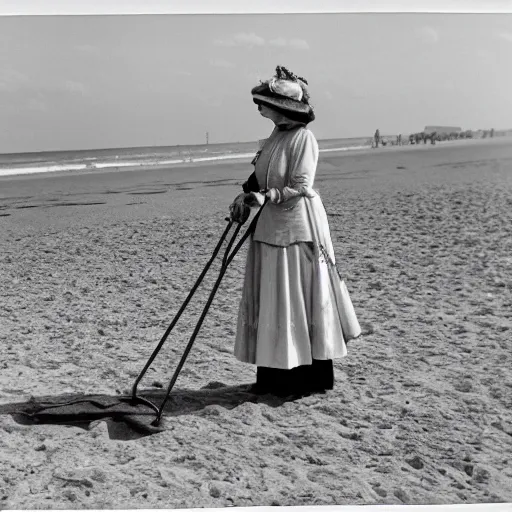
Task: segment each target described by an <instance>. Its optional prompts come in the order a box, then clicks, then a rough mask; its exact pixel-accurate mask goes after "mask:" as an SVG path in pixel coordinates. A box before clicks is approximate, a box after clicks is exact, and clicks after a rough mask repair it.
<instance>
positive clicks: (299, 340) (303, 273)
mask: <svg viewBox="0 0 512 512" xmlns="http://www.w3.org/2000/svg"><path fill="white" fill-rule="evenodd" d="M252 98H253V101H254V103H256V105H258V111H259V112H260V115H261V116H263V117H265V118H267V119H269V120H270V121H272V122H273V123H274V125H275V126H274V129H273V131H272V133H271V135H270V137H269V138H268V139H267V140H266V143H265V144H264V146H263V147H262V149H261V153H260V154H259V155H258V158H257V160H256V161H255V162H254V167H255V169H254V172H253V173H252V174H251V176H250V178H249V180H248V181H247V182H246V183H245V184H244V187H243V188H244V193H242V194H239V195H238V196H237V197H236V198H235V200H234V201H233V203H232V205H231V206H230V211H231V218H232V219H233V220H235V221H241V222H243V220H244V219H246V218H247V217H246V216H247V206H248V205H249V206H255V205H257V204H258V203H256V204H255V199H258V198H259V199H260V201H259V204H261V202H262V201H261V197H263V195H264V196H266V197H267V198H268V199H267V201H266V202H265V203H264V205H263V207H262V208H263V210H262V212H261V215H260V217H259V219H258V223H257V225H256V229H255V231H254V233H253V234H252V236H251V238H250V245H249V249H248V253H247V260H246V267H245V278H244V285H243V290H242V299H241V301H240V308H239V312H238V325H237V333H236V340H235V350H234V352H235V356H236V358H237V359H238V360H240V361H242V362H245V363H250V364H254V365H256V366H257V373H256V384H255V385H254V386H253V387H252V389H251V391H252V392H254V393H262V394H264V393H270V394H274V395H278V396H287V395H297V394H299V395H301V394H308V393H310V392H317V391H320V392H322V391H325V390H327V389H332V388H333V386H334V370H333V359H337V358H341V357H344V356H345V355H346V354H347V348H346V344H345V343H346V342H347V341H348V340H349V339H351V337H357V336H359V334H360V332H361V331H360V329H359V325H358V324H357V322H355V324H357V328H356V329H355V330H354V331H353V332H354V336H352V335H350V336H348V335H347V333H346V330H345V329H342V324H341V317H340V311H342V309H343V307H344V306H343V302H345V304H347V301H345V300H343V301H340V302H341V303H338V302H337V300H339V299H340V296H339V294H337V293H336V288H335V286H333V282H334V281H331V280H330V278H329V276H328V273H326V272H323V271H322V270H321V269H325V267H323V266H322V265H323V263H322V262H325V265H329V262H331V265H334V252H333V247H332V241H331V235H330V230H329V223H328V219H327V214H326V211H325V208H324V205H323V203H322V200H321V199H320V196H319V195H318V192H316V191H315V190H313V188H312V187H313V182H314V179H315V174H316V169H317V163H318V143H317V141H316V138H315V136H314V135H313V133H312V132H311V131H310V130H309V129H308V124H309V123H310V122H311V121H313V120H314V119H315V114H314V111H313V108H312V107H311V106H310V104H309V93H308V88H307V82H306V80H305V79H303V78H300V77H296V76H295V75H294V74H293V73H291V72H290V71H288V70H286V69H285V68H282V67H277V69H276V75H275V76H274V77H272V78H271V79H270V80H267V81H265V82H263V83H261V84H260V85H257V86H256V87H254V88H253V89H252ZM239 219H241V220H239ZM330 268H331V269H333V268H335V267H333V266H331V267H330Z"/></svg>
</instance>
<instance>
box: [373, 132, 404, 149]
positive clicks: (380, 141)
mask: <svg viewBox="0 0 512 512" xmlns="http://www.w3.org/2000/svg"><path fill="white" fill-rule="evenodd" d="M379 144H381V145H382V146H387V144H388V141H387V140H386V139H384V138H383V137H381V136H380V131H379V129H378V128H377V130H375V135H374V136H373V139H372V148H378V147H379ZM395 144H396V145H397V146H401V145H402V134H401V133H399V134H398V135H397V136H396V142H395Z"/></svg>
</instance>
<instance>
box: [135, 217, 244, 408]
mask: <svg viewBox="0 0 512 512" xmlns="http://www.w3.org/2000/svg"><path fill="white" fill-rule="evenodd" d="M232 225H233V221H231V220H230V221H229V223H228V225H227V226H226V229H225V230H224V233H222V236H221V238H220V240H219V242H218V244H217V246H216V247H215V249H214V251H213V254H212V256H211V258H210V260H209V261H208V263H207V264H206V266H205V267H204V269H203V271H202V272H201V274H200V276H199V277H198V278H197V280H196V282H195V284H194V286H193V287H192V289H191V290H190V292H189V294H188V295H187V298H186V299H185V301H184V302H183V304H182V305H181V307H180V309H179V311H178V312H177V313H176V315H175V317H174V318H173V320H172V322H171V323H170V325H169V327H168V328H167V330H166V331H165V333H164V335H163V336H162V338H161V340H160V342H159V343H158V345H157V346H156V348H155V349H154V350H153V353H152V354H151V356H150V358H149V359H148V361H147V363H146V365H145V366H144V369H143V370H142V371H141V372H140V374H139V376H138V377H137V379H136V380H135V382H134V384H133V388H132V399H133V400H135V399H136V398H137V386H138V385H139V382H140V381H141V380H142V377H144V375H145V374H146V372H147V371H148V369H149V367H150V366H151V364H152V363H153V361H154V360H155V358H156V356H157V355H158V353H159V352H160V350H161V348H162V347H163V345H164V343H165V340H166V339H167V337H168V336H169V334H170V333H171V331H172V330H173V328H174V326H175V325H176V323H177V322H178V320H179V319H180V317H181V315H182V314H183V311H185V308H186V307H187V306H188V303H189V302H190V300H191V299H192V297H193V295H194V293H195V292H196V290H197V288H198V287H199V285H200V284H201V281H202V280H203V278H204V276H205V275H206V273H207V272H208V270H209V268H210V267H211V265H212V263H213V261H214V260H215V258H216V257H217V254H218V252H219V250H220V248H221V247H222V244H223V243H224V240H225V238H226V236H227V234H228V232H229V230H230V229H231V226H232ZM239 229H240V228H239V227H237V230H239ZM237 232H238V231H237Z"/></svg>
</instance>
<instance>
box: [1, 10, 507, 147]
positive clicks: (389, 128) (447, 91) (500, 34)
mask: <svg viewBox="0 0 512 512" xmlns="http://www.w3.org/2000/svg"><path fill="white" fill-rule="evenodd" d="M510 63H512V15H510V14H508V15H507V14H487V15H486V14H473V15H471V14H466V15H463V14H451V15H450V14H302V15H300V14H282V15H276V14H272V15H248V14H247V15H243V14H242V15H153V16H42V17H39V16H34V17H31V16H28V17H26V16H25V17H0V152H3V153H5V152H21V151H43V150H58V149H86V148H100V147H101V148H106V147H128V146H147V145H173V144H199V143H204V141H205V132H206V131H208V132H209V135H210V142H232V141H251V140H257V139H260V138H263V137H265V136H267V135H268V132H269V130H270V128H271V126H270V125H269V124H268V121H266V120H264V119H262V118H260V116H259V115H258V113H257V110H256V106H255V105H254V104H253V103H252V100H251V96H250V90H251V88H252V87H253V86H254V85H256V84H257V83H258V80H259V79H266V78H269V77H270V76H271V75H272V74H273V73H274V69H275V66H276V65H278V64H280V65H284V66H286V67H288V68H289V69H291V70H292V71H294V72H295V73H296V74H298V75H301V76H304V77H305V78H307V79H308V81H309V84H310V92H311V96H312V102H313V104H314V106H315V109H316V114H317V120H316V121H315V122H314V123H312V124H311V125H310V127H311V129H312V130H313V132H314V133H315V135H316V136H317V138H319V139H325V138H338V137H357V136H370V135H371V134H372V133H373V132H374V131H375V129H376V128H379V129H380V131H381V133H385V134H386V133H389V134H394V133H398V132H401V133H404V134H407V133H409V132H412V131H420V130H422V129H423V127H424V126H425V125H455V126H461V127H463V128H464V129H479V128H485V129H489V128H491V127H494V128H495V129H499V128H512V65H511V64H510Z"/></svg>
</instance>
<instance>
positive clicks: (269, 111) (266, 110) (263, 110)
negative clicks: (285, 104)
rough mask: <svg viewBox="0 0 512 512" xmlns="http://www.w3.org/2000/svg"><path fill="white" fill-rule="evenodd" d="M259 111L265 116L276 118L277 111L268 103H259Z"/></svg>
mask: <svg viewBox="0 0 512 512" xmlns="http://www.w3.org/2000/svg"><path fill="white" fill-rule="evenodd" d="M258 111H259V113H260V114H261V115H262V116H263V117H266V118H268V119H274V118H275V116H276V112H275V111H274V110H272V109H271V108H269V107H267V106H266V105H261V104H260V105H258Z"/></svg>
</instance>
